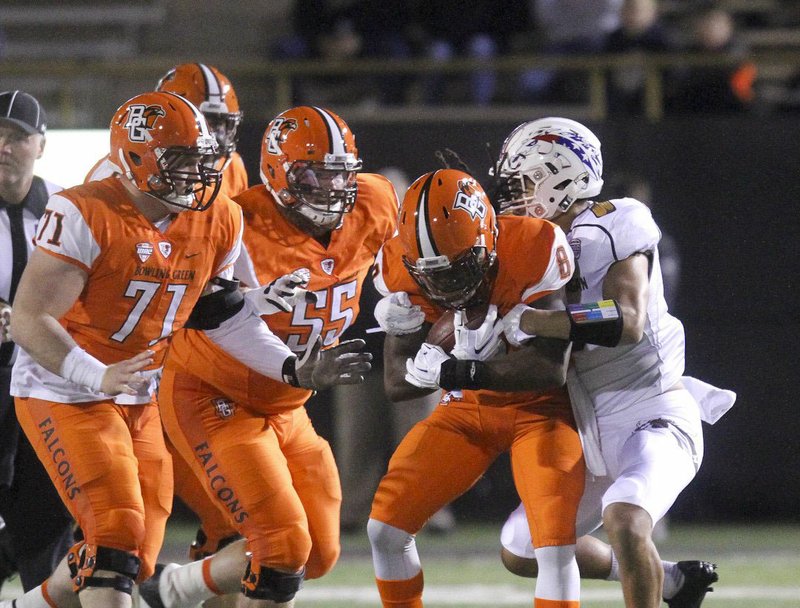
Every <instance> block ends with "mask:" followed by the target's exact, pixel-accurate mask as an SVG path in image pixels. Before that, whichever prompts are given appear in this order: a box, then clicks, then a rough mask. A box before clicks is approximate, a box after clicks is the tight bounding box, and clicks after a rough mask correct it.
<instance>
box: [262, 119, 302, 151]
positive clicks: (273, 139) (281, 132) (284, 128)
mask: <svg viewBox="0 0 800 608" xmlns="http://www.w3.org/2000/svg"><path fill="white" fill-rule="evenodd" d="M296 128H297V121H296V120H295V119H294V118H276V119H275V122H274V123H273V124H272V127H271V128H270V130H269V133H267V152H269V153H270V154H275V155H278V154H282V151H281V144H282V143H283V142H285V141H286V134H287V133H288V132H289V131H294V130H295V129H296Z"/></svg>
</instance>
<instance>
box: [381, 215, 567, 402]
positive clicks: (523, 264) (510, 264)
mask: <svg viewBox="0 0 800 608" xmlns="http://www.w3.org/2000/svg"><path fill="white" fill-rule="evenodd" d="M497 224H498V229H499V236H498V239H497V250H496V251H497V264H498V270H497V277H496V278H495V281H494V284H493V287H492V293H491V296H490V298H489V301H490V303H491V304H495V305H496V306H497V312H498V315H499V316H503V315H505V314H506V313H508V312H509V311H510V310H511V309H512V308H513V307H514V306H516V305H517V304H519V303H520V302H526V303H531V302H533V301H535V300H538V299H539V298H541V297H543V296H546V295H547V294H550V293H552V292H554V291H556V290H558V289H560V288H561V287H562V286H564V285H565V284H566V283H567V281H569V279H570V277H571V276H572V271H573V266H574V263H573V254H572V249H571V248H570V246H569V243H568V242H567V238H566V236H565V235H564V232H563V231H562V230H561V229H560V228H558V227H557V226H556V225H555V224H553V223H551V222H548V221H546V220H540V219H534V218H528V217H517V216H500V217H498V218H497ZM402 252H403V249H402V245H401V243H400V239H399V238H398V237H395V238H393V239H391V240H390V241H388V242H387V243H386V245H384V248H383V251H382V252H381V255H380V256H379V269H380V270H379V275H378V277H377V278H376V281H375V284H376V287H377V288H378V289H379V290H380V291H382V292H383V293H389V292H398V291H405V292H407V293H408V295H409V298H410V299H411V301H412V303H414V304H418V305H419V306H420V307H421V308H422V310H423V311H424V312H425V318H426V320H427V321H429V322H431V323H435V322H436V320H437V319H438V318H439V317H440V316H441V314H442V312H443V309H442V308H440V307H438V306H436V305H434V304H432V303H431V302H430V301H429V300H427V299H426V298H425V296H424V294H423V293H422V291H421V289H420V287H419V285H417V283H416V282H415V281H414V279H412V278H411V275H410V274H408V272H407V271H406V269H405V266H404V265H403V261H402ZM463 400H464V401H468V402H474V403H478V404H483V405H498V404H502V405H530V404H531V403H536V402H541V403H545V402H546V403H553V402H554V400H555V401H558V402H562V403H568V401H567V396H566V390H565V389H558V390H555V391H549V392H546V393H534V392H496V391H488V390H484V391H463Z"/></svg>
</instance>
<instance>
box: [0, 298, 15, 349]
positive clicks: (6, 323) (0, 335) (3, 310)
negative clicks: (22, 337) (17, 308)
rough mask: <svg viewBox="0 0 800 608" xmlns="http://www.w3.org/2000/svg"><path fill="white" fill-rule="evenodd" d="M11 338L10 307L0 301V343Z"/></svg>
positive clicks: (9, 340)
mask: <svg viewBox="0 0 800 608" xmlns="http://www.w3.org/2000/svg"><path fill="white" fill-rule="evenodd" d="M11 340H12V338H11V307H10V306H9V305H8V304H6V303H5V302H0V344H2V343H3V342H11Z"/></svg>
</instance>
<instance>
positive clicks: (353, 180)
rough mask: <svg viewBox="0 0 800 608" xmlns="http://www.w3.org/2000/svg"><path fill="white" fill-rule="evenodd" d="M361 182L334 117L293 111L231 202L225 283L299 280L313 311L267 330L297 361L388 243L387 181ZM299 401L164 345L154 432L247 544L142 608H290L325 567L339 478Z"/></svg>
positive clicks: (352, 298)
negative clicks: (214, 600) (232, 277)
mask: <svg viewBox="0 0 800 608" xmlns="http://www.w3.org/2000/svg"><path fill="white" fill-rule="evenodd" d="M360 169H361V160H360V159H359V156H358V151H357V149H356V146H355V139H354V136H353V133H352V132H351V131H350V129H349V127H348V126H347V124H346V123H345V122H344V121H343V120H342V119H341V118H340V117H339V116H337V115H336V114H334V113H333V112H331V111H329V110H326V109H323V108H317V107H307V106H301V107H296V108H292V109H290V110H287V111H285V112H282V113H281V114H279V115H278V116H277V117H275V118H274V119H273V120H272V121H271V122H270V124H269V125H268V127H267V129H266V132H265V133H264V138H263V142H262V148H261V177H262V181H263V182H264V184H263V185H260V186H255V187H253V188H250V189H249V190H247V191H246V192H244V193H243V194H241V195H240V196H238V197H236V199H235V200H236V202H237V203H238V204H239V205H241V207H242V209H243V211H244V217H245V224H246V230H245V233H244V247H243V249H242V254H241V255H240V257H239V259H238V260H237V262H236V268H235V273H236V276H237V277H239V278H240V279H241V280H242V281H243V282H244V283H246V284H249V285H254V284H255V285H257V284H260V283H263V282H265V281H266V279H267V278H269V277H273V276H279V275H283V274H286V273H291V272H293V271H294V270H295V269H297V268H306V269H307V271H308V273H309V281H308V285H307V289H308V290H309V291H310V292H311V293H313V294H314V297H313V299H311V300H309V301H306V302H305V303H303V304H298V305H297V306H295V308H294V310H293V311H292V312H291V313H286V314H281V313H279V314H276V315H272V316H271V317H270V319H269V325H270V329H271V330H272V331H273V332H275V333H276V335H278V336H279V337H280V338H281V339H282V340H284V341H285V342H286V344H287V345H288V346H289V348H291V349H292V350H293V351H295V352H297V353H298V354H300V353H303V352H304V351H305V350H307V348H308V345H309V344H314V343H317V342H321V343H322V346H323V347H331V346H333V345H335V344H336V343H337V342H338V340H339V337H340V336H341V335H342V333H343V332H344V331H345V330H346V329H347V328H348V327H349V326H350V325H351V324H352V322H353V320H354V319H355V318H356V316H357V314H358V303H359V296H360V293H361V289H362V285H363V283H364V279H365V277H366V276H367V273H368V272H369V270H370V268H371V267H372V265H373V262H374V259H375V256H376V254H377V252H378V250H379V249H380V247H381V245H382V244H383V242H384V241H385V240H386V239H388V238H389V237H390V236H391V235H392V234H393V233H394V231H395V226H396V221H397V207H398V202H397V195H396V194H395V191H394V188H393V186H392V185H391V182H389V180H388V179H386V178H384V177H383V176H380V175H376V174H363V173H358V172H359V170H360ZM242 348H243V349H244V350H246V349H247V342H246V341H245V342H243V344H242ZM323 352H325V351H323ZM310 395H311V393H310V392H309V391H308V390H303V389H300V388H293V387H290V386H286V385H283V384H280V383H277V382H275V381H274V380H271V379H270V378H267V377H264V376H263V375H259V374H255V373H253V372H252V371H250V370H249V369H248V368H247V367H246V366H244V365H242V364H241V363H239V362H237V361H236V360H235V359H233V358H232V357H231V356H230V354H228V353H226V352H225V351H224V350H221V349H219V348H217V347H215V346H214V345H213V344H212V343H211V342H210V341H209V340H208V339H207V337H206V336H205V335H203V334H202V333H200V332H197V331H184V332H181V333H180V334H178V335H176V336H175V339H174V341H173V343H172V347H171V349H170V353H169V356H168V358H167V362H166V366H165V369H164V375H163V378H162V381H161V386H160V389H159V403H160V406H161V408H162V415H163V420H164V427H165V429H166V431H167V433H168V435H169V437H170V439H171V440H172V441H173V443H174V445H175V447H176V448H177V449H178V451H179V452H180V453H181V455H183V456H184V458H185V459H186V460H187V462H189V463H190V464H191V467H192V469H193V471H194V473H195V474H196V476H197V478H198V479H199V480H201V482H202V483H203V485H204V487H205V488H206V491H207V492H208V493H209V496H211V497H212V498H213V500H214V501H215V502H216V503H217V504H218V505H219V506H220V507H221V508H223V509H224V510H226V511H227V512H228V513H229V514H230V518H231V521H232V522H233V523H234V525H235V526H236V529H237V530H238V531H239V532H240V533H241V534H242V535H244V537H245V538H246V541H241V542H236V543H233V544H232V545H229V546H228V547H226V548H224V549H222V550H221V551H220V552H218V553H217V554H216V555H214V556H212V557H210V558H207V559H205V560H203V561H202V562H193V563H190V564H186V565H183V566H178V565H177V564H170V565H167V566H166V567H165V568H164V569H163V570H162V571H160V573H159V576H157V577H154V578H153V579H151V580H150V581H146V582H145V583H144V584H142V585H141V586H140V597H141V598H142V600H143V604H144V605H146V606H149V607H150V608H161V607H166V608H174V607H176V606H195V605H196V604H197V603H198V602H200V601H202V600H204V599H206V598H208V597H211V596H212V595H213V594H214V593H217V594H219V593H230V592H232V591H235V590H239V589H241V591H242V593H243V595H244V597H243V598H241V600H240V603H239V604H238V605H240V606H258V607H261V606H285V607H288V606H292V605H293V604H294V596H295V593H296V592H297V590H298V589H299V587H300V584H301V582H302V580H303V579H304V578H318V577H320V576H323V575H324V574H325V573H327V572H328V571H330V569H331V568H332V567H333V566H334V564H335V563H336V561H337V559H338V557H339V551H340V544H339V510H340V503H341V490H340V485H339V475H338V472H337V468H336V464H335V462H334V459H333V455H332V453H331V449H330V446H329V445H328V443H327V441H325V440H324V439H322V438H321V437H319V436H318V435H317V433H316V432H315V431H314V428H313V427H312V425H311V422H310V421H309V418H308V415H307V413H306V410H305V407H304V404H305V402H306V400H307V399H308V398H309V397H310Z"/></svg>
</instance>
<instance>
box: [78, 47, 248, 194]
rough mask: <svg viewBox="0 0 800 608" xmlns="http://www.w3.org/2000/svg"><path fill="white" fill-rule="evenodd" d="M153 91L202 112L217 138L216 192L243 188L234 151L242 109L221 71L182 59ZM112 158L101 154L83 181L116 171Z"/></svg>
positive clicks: (243, 177) (244, 178)
mask: <svg viewBox="0 0 800 608" xmlns="http://www.w3.org/2000/svg"><path fill="white" fill-rule="evenodd" d="M156 91H162V92H166V93H175V94H176V95H180V96H181V97H185V98H186V99H188V100H189V101H191V102H192V103H193V104H194V105H195V106H197V108H198V109H199V110H200V111H201V112H202V113H203V116H205V119H206V123H207V124H208V126H209V130H210V131H211V134H212V135H213V136H214V138H215V139H216V140H217V147H218V151H217V155H218V156H217V161H216V165H217V168H218V169H220V170H221V171H222V185H221V186H220V192H221V193H222V194H226V195H227V196H230V197H234V196H236V195H237V194H239V193H240V192H244V191H245V190H247V170H246V169H245V166H244V161H243V160H242V156H241V154H239V153H238V152H237V151H236V142H237V140H238V137H239V125H240V124H241V122H242V116H243V114H242V112H241V110H240V109H239V98H238V97H237V96H236V91H235V90H234V88H233V85H232V84H231V81H230V80H228V78H227V76H225V75H224V74H223V73H222V72H220V71H219V70H218V69H217V68H215V67H214V66H210V65H205V64H203V63H182V64H180V65H178V66H175V67H174V68H172V69H170V70H169V71H168V72H167V73H166V74H164V76H162V77H161V78H160V79H159V81H158V84H157V85H156ZM119 172H120V168H119V167H118V166H117V165H116V164H115V161H114V160H113V159H111V158H109V157H105V158H102V159H100V160H99V161H97V163H95V165H94V167H92V168H91V169H90V170H89V172H88V173H87V174H86V177H85V179H84V182H90V181H95V180H99V179H103V178H106V177H109V176H110V175H113V174H114V173H119Z"/></svg>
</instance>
